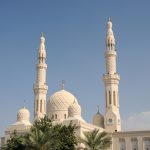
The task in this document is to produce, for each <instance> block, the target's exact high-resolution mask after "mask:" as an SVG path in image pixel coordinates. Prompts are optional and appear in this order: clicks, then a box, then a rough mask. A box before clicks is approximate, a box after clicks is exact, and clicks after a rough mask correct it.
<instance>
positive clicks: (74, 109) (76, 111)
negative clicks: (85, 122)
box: [68, 102, 81, 117]
mask: <svg viewBox="0 0 150 150" xmlns="http://www.w3.org/2000/svg"><path fill="white" fill-rule="evenodd" d="M68 115H69V117H75V116H78V117H80V116H81V107H80V105H79V104H78V103H77V102H74V103H73V104H72V105H70V106H69V108H68Z"/></svg>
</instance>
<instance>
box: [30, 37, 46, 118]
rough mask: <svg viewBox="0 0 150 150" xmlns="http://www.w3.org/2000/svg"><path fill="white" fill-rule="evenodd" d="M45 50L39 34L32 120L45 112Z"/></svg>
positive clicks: (41, 116)
mask: <svg viewBox="0 0 150 150" xmlns="http://www.w3.org/2000/svg"><path fill="white" fill-rule="evenodd" d="M45 60H46V50H45V38H44V36H43V34H42V35H41V40H40V48H39V52H38V64H37V78H36V83H35V84H34V87H33V90H34V120H36V119H40V118H43V117H44V116H45V114H46V94H47V90H48V86H47V85H46V69H47V64H46V63H45Z"/></svg>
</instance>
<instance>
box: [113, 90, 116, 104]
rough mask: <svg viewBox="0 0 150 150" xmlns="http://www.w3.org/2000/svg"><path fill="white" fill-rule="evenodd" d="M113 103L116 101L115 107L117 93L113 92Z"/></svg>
mask: <svg viewBox="0 0 150 150" xmlns="http://www.w3.org/2000/svg"><path fill="white" fill-rule="evenodd" d="M113 101H114V105H115V106H116V92H115V91H113Z"/></svg>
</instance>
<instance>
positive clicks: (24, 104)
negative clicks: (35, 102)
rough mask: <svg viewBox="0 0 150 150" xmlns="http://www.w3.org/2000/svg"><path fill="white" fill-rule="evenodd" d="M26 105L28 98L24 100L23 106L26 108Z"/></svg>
mask: <svg viewBox="0 0 150 150" xmlns="http://www.w3.org/2000/svg"><path fill="white" fill-rule="evenodd" d="M25 106H26V100H25V99H24V101H23V108H26V107H25Z"/></svg>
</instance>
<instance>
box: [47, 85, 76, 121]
mask: <svg viewBox="0 0 150 150" xmlns="http://www.w3.org/2000/svg"><path fill="white" fill-rule="evenodd" d="M74 102H76V103H78V102H77V99H76V97H75V96H74V95H73V94H71V93H70V92H67V91H66V90H64V88H62V90H60V91H58V92H56V93H54V94H53V95H52V96H51V97H50V98H49V101H48V108H47V115H48V117H49V118H51V119H53V120H54V121H58V120H64V119H67V118H68V108H69V106H70V105H72V104H73V103H74Z"/></svg>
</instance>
